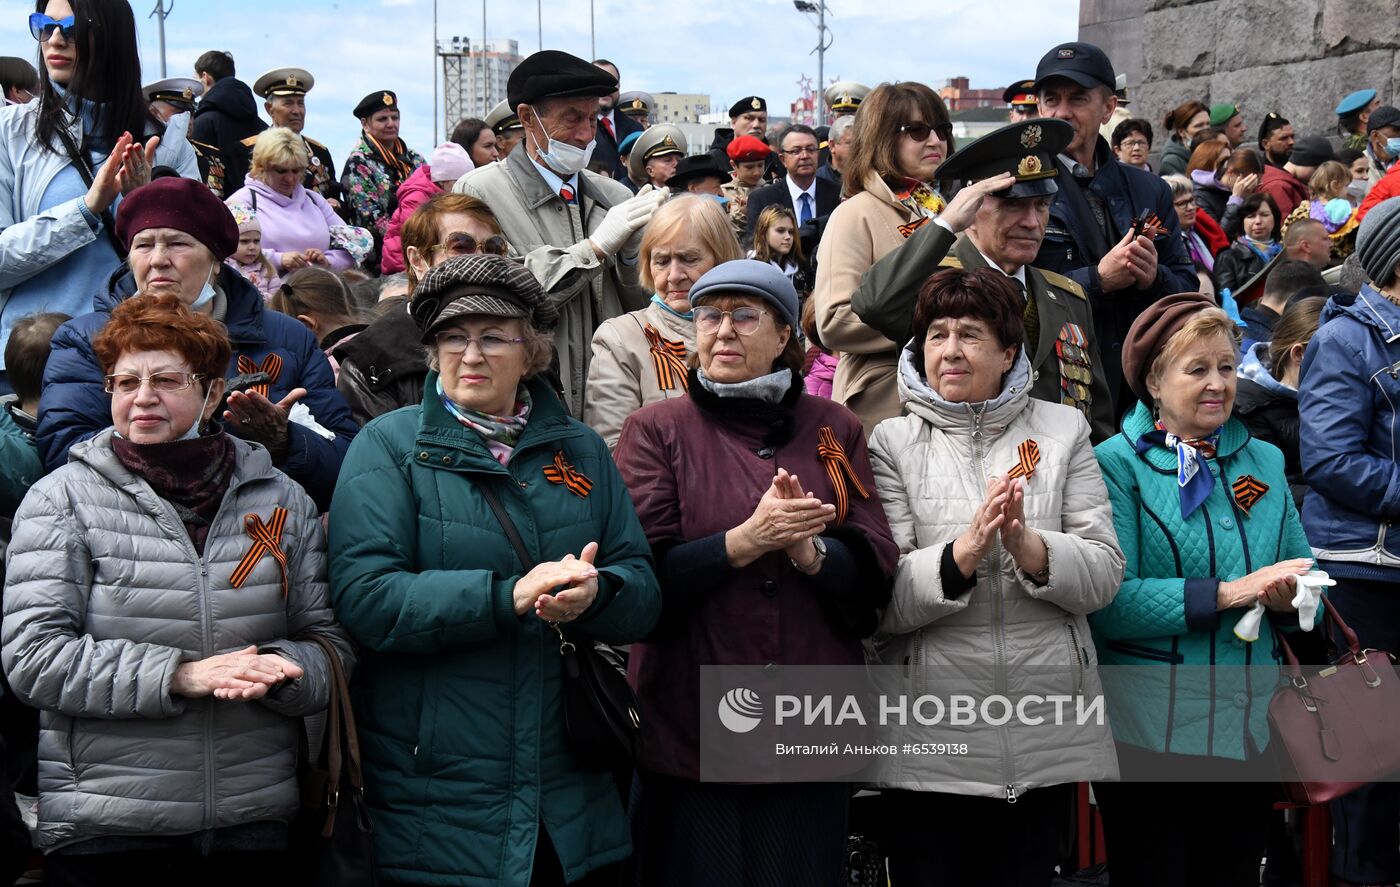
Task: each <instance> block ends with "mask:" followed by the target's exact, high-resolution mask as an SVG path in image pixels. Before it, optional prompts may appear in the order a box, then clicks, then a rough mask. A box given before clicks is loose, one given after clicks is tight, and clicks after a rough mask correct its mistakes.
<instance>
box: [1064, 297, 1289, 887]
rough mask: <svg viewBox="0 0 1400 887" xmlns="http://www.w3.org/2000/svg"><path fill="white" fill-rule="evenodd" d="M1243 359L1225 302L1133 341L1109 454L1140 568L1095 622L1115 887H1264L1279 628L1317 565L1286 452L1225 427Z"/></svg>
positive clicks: (1189, 300) (1194, 306) (1178, 301)
mask: <svg viewBox="0 0 1400 887" xmlns="http://www.w3.org/2000/svg"><path fill="white" fill-rule="evenodd" d="M1238 362H1239V358H1238V345H1237V342H1236V333H1235V327H1234V325H1233V324H1232V323H1231V321H1230V320H1229V318H1228V317H1227V316H1226V315H1225V313H1224V312H1223V311H1221V310H1220V309H1218V308H1216V307H1215V304H1214V302H1213V301H1212V300H1210V299H1209V298H1207V297H1205V296H1202V295H1200V294H1199V293H1181V294H1178V295H1174V296H1168V297H1166V298H1164V299H1162V300H1161V301H1159V302H1157V303H1156V304H1154V305H1153V306H1152V307H1151V308H1149V309H1148V310H1147V311H1145V312H1144V313H1143V314H1142V315H1140V316H1139V317H1138V319H1137V321H1135V322H1134V324H1133V326H1132V329H1131V330H1129V332H1128V336H1127V339H1126V341H1125V342H1124V343H1123V374H1124V377H1125V379H1126V380H1127V381H1128V384H1129V385H1130V386H1131V388H1132V390H1133V393H1134V394H1136V395H1137V396H1138V397H1139V398H1140V400H1141V402H1140V403H1138V404H1137V405H1136V406H1135V407H1134V408H1133V410H1132V411H1131V412H1130V413H1128V415H1127V416H1126V417H1124V419H1123V426H1122V431H1121V433H1120V434H1118V435H1116V436H1114V437H1112V438H1110V439H1109V440H1106V441H1104V442H1103V443H1102V444H1100V445H1099V446H1098V448H1097V450H1096V455H1097V456H1098V458H1099V464H1100V466H1101V467H1102V469H1103V476H1104V481H1105V483H1106V484H1107V486H1108V494H1109V500H1110V501H1111V503H1112V505H1113V524H1114V527H1115V529H1116V530H1117V532H1118V541H1119V543H1120V544H1121V546H1122V548H1123V554H1124V556H1125V558H1126V559H1127V563H1126V566H1125V568H1124V571H1123V585H1122V587H1121V588H1120V589H1119V591H1118V594H1117V596H1116V597H1115V598H1114V599H1113V602H1112V603H1111V604H1109V605H1108V606H1107V607H1105V608H1104V609H1102V610H1099V611H1098V612H1096V613H1093V614H1091V615H1090V616H1089V624H1090V626H1091V627H1092V629H1093V632H1094V642H1095V644H1096V645H1097V648H1098V653H1099V663H1100V670H1101V673H1102V676H1103V684H1104V689H1105V693H1106V695H1107V708H1108V719H1109V724H1110V725H1111V726H1112V728H1113V735H1114V739H1115V741H1116V743H1117V746H1118V758H1119V766H1120V769H1121V771H1122V775H1123V779H1124V780H1125V781H1124V782H1121V783H1097V784H1096V785H1095V793H1096V795H1097V797H1098V800H1099V805H1100V808H1101V810H1102V812H1103V817H1104V834H1105V838H1106V839H1107V844H1108V859H1109V869H1110V870H1111V871H1112V873H1113V879H1114V882H1115V883H1117V882H1118V881H1120V880H1121V881H1122V882H1123V883H1125V884H1132V885H1135V887H1158V885H1161V887H1167V885H1170V887H1177V885H1180V887H1185V885H1188V884H1190V885H1192V887H1199V885H1203V884H1219V885H1222V887H1224V885H1232V887H1233V885H1241V884H1257V883H1258V878H1259V860H1260V857H1261V856H1262V855H1263V851H1264V844H1265V839H1266V836H1267V832H1268V821H1269V810H1270V808H1271V807H1272V786H1271V784H1270V783H1269V782H1268V781H1267V779H1268V774H1267V771H1266V770H1264V768H1263V766H1262V762H1261V753H1262V752H1263V750H1264V748H1265V746H1266V745H1267V744H1268V741H1269V733H1268V724H1267V720H1266V716H1267V707H1268V702H1269V697H1270V694H1271V692H1272V690H1273V687H1274V685H1275V682H1276V680H1275V679H1276V676H1277V671H1276V666H1274V665H1273V662H1274V659H1275V658H1276V654H1275V645H1274V641H1273V629H1274V626H1275V624H1276V625H1277V626H1278V627H1280V628H1282V627H1285V626H1287V625H1289V624H1290V623H1291V624H1292V625H1294V626H1296V625H1297V615H1296V612H1295V611H1294V608H1293V604H1292V599H1293V596H1294V590H1295V589H1294V583H1293V577H1294V576H1296V575H1299V574H1302V573H1305V572H1307V571H1308V570H1309V569H1311V567H1312V557H1311V549H1309V547H1308V540H1307V537H1306V536H1305V535H1304V534H1303V528H1302V524H1301V522H1300V521H1299V518H1298V512H1297V509H1296V507H1295V506H1294V504H1293V497H1292V495H1291V494H1290V492H1289V489H1288V479H1287V477H1286V476H1285V474H1284V469H1283V454H1282V453H1280V452H1279V450H1278V449H1277V448H1276V447H1274V446H1273V445H1272V444H1267V443H1264V442H1262V441H1258V440H1253V439H1251V438H1250V436H1249V431H1248V430H1247V429H1246V428H1245V426H1244V424H1243V423H1242V422H1240V420H1238V419H1235V418H1232V417H1231V415H1230V411H1231V409H1232V407H1233V405H1234V399H1235V382H1236V378H1235V371H1236V367H1237V365H1238ZM1257 603H1262V604H1263V605H1264V608H1265V612H1266V614H1267V617H1268V618H1267V619H1266V620H1265V623H1266V624H1265V626H1263V627H1262V628H1261V630H1260V633H1259V635H1258V637H1259V640H1257V641H1254V642H1248V641H1245V640H1242V639H1241V638H1240V637H1239V636H1238V635H1237V634H1236V632H1235V628H1236V625H1237V624H1238V623H1239V622H1240V620H1241V618H1242V617H1244V616H1245V615H1246V613H1248V612H1250V611H1251V610H1253V609H1254V608H1255V605H1256V604H1257ZM1242 634H1244V635H1245V636H1248V635H1249V634H1250V632H1249V631H1247V630H1244V631H1242ZM1251 665H1253V666H1268V668H1267V669H1261V668H1257V667H1256V668H1254V669H1249V668H1245V667H1244V666H1251ZM1115 666H1117V667H1115ZM1128 666H1133V667H1131V668H1130V667H1128ZM1212 666H1227V667H1225V668H1213V667H1212ZM1135 774H1136V777H1135ZM1134 778H1138V779H1152V780H1157V781H1155V782H1132V781H1131V780H1133V779H1134ZM1251 779H1253V780H1255V781H1248V780H1251ZM1167 780H1171V781H1167Z"/></svg>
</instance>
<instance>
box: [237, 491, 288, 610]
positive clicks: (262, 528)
mask: <svg viewBox="0 0 1400 887" xmlns="http://www.w3.org/2000/svg"><path fill="white" fill-rule="evenodd" d="M243 525H244V526H245V527H246V528H247V530H248V535H249V536H250V537H252V539H253V547H252V548H250V549H248V553H247V554H245V555H243V560H241V561H239V562H238V566H237V567H235V568H234V571H233V575H232V576H230V577H229V581H230V582H231V583H233V587H234V588H242V587H243V583H244V582H246V581H248V575H249V574H250V573H252V572H253V568H254V567H256V566H257V565H258V561H260V560H262V558H263V555H265V554H270V555H272V556H273V557H274V558H276V559H277V565H278V567H280V568H281V570H282V597H283V598H286V597H287V553H286V552H285V551H283V550H282V530H283V529H285V528H286V526H287V509H285V508H283V507H282V506H280V505H279V506H277V507H276V508H274V509H272V520H271V521H270V522H268V523H266V524H264V523H263V522H262V518H260V517H258V516H257V515H256V514H250V515H248V516H247V517H245V518H243Z"/></svg>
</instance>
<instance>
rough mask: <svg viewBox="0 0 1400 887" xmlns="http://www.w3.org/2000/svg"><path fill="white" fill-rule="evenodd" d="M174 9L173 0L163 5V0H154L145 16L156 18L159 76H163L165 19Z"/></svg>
mask: <svg viewBox="0 0 1400 887" xmlns="http://www.w3.org/2000/svg"><path fill="white" fill-rule="evenodd" d="M174 11H175V0H170V5H169V6H166V5H165V0H156V8H155V9H154V10H153V11H152V12H151V14H150V15H149V16H147V18H153V19H155V20H156V34H157V35H158V37H159V40H160V76H161V78H162V79H164V77H165V19H166V17H167V16H168V15H170V13H172V12H174Z"/></svg>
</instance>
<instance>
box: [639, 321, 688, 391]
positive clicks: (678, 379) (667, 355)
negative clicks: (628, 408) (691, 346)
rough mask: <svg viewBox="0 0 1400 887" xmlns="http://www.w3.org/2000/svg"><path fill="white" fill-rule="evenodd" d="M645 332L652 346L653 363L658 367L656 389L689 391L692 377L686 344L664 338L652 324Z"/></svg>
mask: <svg viewBox="0 0 1400 887" xmlns="http://www.w3.org/2000/svg"><path fill="white" fill-rule="evenodd" d="M643 332H644V333H646V337H647V344H648V345H650V346H651V361H652V363H654V364H655V365H656V387H658V388H660V389H661V390H662V391H675V390H676V389H680V390H681V391H688V390H689V389H690V375H689V372H688V371H687V370H686V366H685V361H686V358H687V357H688V356H689V355H688V354H686V351H685V343H684V342H677V341H675V340H674V339H667V338H665V337H663V336H662V335H661V333H659V332H657V331H656V328H655V327H653V326H652V325H651V324H647V325H646V327H645V328H644V329H643Z"/></svg>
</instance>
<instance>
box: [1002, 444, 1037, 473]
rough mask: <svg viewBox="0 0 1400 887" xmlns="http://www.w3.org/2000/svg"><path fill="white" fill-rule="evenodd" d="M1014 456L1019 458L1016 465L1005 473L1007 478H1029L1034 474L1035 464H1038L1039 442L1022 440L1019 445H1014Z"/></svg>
mask: <svg viewBox="0 0 1400 887" xmlns="http://www.w3.org/2000/svg"><path fill="white" fill-rule="evenodd" d="M1016 456H1017V457H1018V458H1019V459H1020V460H1021V461H1019V462H1017V463H1016V467H1015V468H1013V469H1011V470H1010V471H1008V472H1007V473H1006V477H1007V479H1008V480H1009V479H1011V478H1013V477H1024V478H1026V479H1029V478H1030V476H1031V475H1032V474H1035V469H1036V466H1037V465H1039V464H1040V444H1038V443H1036V442H1035V441H1033V440H1023V441H1021V444H1020V446H1018V447H1016Z"/></svg>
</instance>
